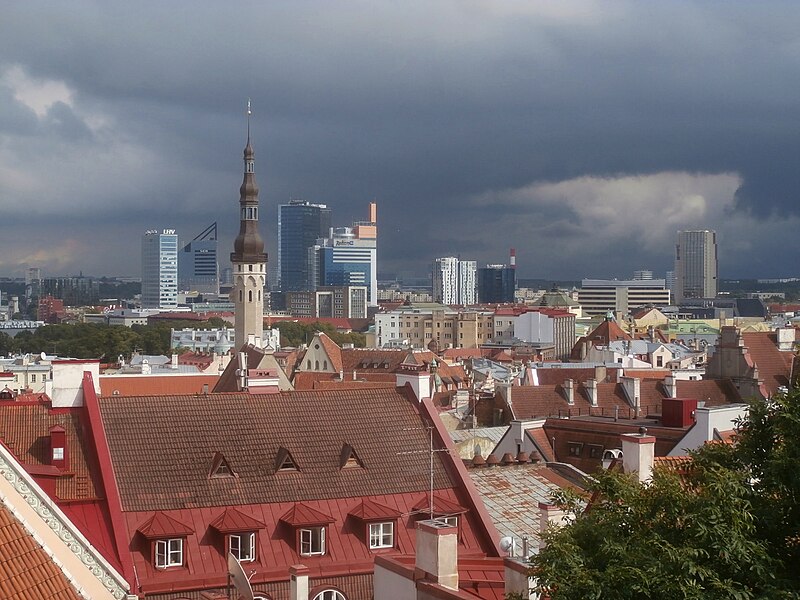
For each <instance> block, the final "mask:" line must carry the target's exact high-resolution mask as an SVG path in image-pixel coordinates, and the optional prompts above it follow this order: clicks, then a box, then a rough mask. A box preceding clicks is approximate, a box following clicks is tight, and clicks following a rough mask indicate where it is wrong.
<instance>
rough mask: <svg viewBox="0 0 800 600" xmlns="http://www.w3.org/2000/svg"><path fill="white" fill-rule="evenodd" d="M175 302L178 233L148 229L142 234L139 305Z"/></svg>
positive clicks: (166, 305) (164, 305)
mask: <svg viewBox="0 0 800 600" xmlns="http://www.w3.org/2000/svg"><path fill="white" fill-rule="evenodd" d="M177 306H178V235H177V234H176V233H175V230H174V229H164V230H162V231H158V230H155V229H151V230H149V231H146V232H145V234H144V235H143V236H142V308H160V309H167V310H169V309H173V308H175V307H177Z"/></svg>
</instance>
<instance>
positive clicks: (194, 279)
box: [178, 223, 219, 294]
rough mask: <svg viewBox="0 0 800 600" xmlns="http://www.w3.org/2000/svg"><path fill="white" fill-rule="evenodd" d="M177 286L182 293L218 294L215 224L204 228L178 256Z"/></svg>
mask: <svg viewBox="0 0 800 600" xmlns="http://www.w3.org/2000/svg"><path fill="white" fill-rule="evenodd" d="M178 286H179V287H180V289H181V290H183V291H196V292H200V293H201V294H202V293H207V294H219V261H218V260H217V224H216V223H212V224H211V225H209V226H208V227H206V228H205V229H204V230H203V231H202V232H201V233H200V234H199V235H197V236H196V237H195V238H194V239H193V240H192V241H191V242H189V243H188V244H186V245H185V246H184V247H183V248H181V251H180V253H179V254H178Z"/></svg>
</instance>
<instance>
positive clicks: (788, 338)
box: [776, 327, 795, 352]
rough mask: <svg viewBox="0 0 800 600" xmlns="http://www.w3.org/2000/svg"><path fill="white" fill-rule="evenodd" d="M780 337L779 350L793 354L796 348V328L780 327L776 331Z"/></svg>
mask: <svg viewBox="0 0 800 600" xmlns="http://www.w3.org/2000/svg"><path fill="white" fill-rule="evenodd" d="M776 333H777V337H778V350H780V351H781V352H791V350H792V347H793V346H794V339H795V334H794V327H779V328H778V329H777V331H776Z"/></svg>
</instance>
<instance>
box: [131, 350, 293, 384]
mask: <svg viewBox="0 0 800 600" xmlns="http://www.w3.org/2000/svg"><path fill="white" fill-rule="evenodd" d="M239 352H244V354H245V362H246V363H247V370H248V372H249V371H252V370H254V369H274V370H276V371H277V373H278V383H279V386H280V388H281V390H291V389H292V384H291V383H290V382H289V378H288V377H287V376H286V373H285V372H284V370H283V368H282V367H281V366H280V365H279V364H278V361H277V359H276V358H275V355H274V354H273V353H270V352H267V351H266V350H264V349H263V348H257V347H256V346H254V345H252V344H245V345H244V346H242V347H241V348H240V350H239ZM289 356H291V354H290V355H289ZM290 366H293V364H292V365H290V364H289V363H288V362H287V369H288V368H289V367H290ZM238 370H239V357H238V354H234V355H233V357H232V358H231V360H230V362H229V363H228V366H227V367H225V370H224V371H223V372H222V375H220V376H219V380H218V381H217V384H216V385H215V386H214V388H213V391H214V392H236V391H239V383H238V375H237V374H236V372H237V371H238ZM176 394H177V392H176ZM140 395H144V394H140Z"/></svg>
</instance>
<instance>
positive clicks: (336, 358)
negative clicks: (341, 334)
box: [317, 332, 343, 373]
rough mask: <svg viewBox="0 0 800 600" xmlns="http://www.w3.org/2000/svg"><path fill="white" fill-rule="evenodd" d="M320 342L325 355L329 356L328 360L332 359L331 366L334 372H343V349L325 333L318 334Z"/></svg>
mask: <svg viewBox="0 0 800 600" xmlns="http://www.w3.org/2000/svg"><path fill="white" fill-rule="evenodd" d="M317 335H318V336H319V342H320V344H322V348H323V349H324V350H325V353H326V354H327V355H328V358H330V359H331V366H332V367H333V370H334V371H336V372H337V373H338V372H339V371H341V370H342V368H343V366H342V349H341V348H340V347H339V345H338V344H337V343H336V342H334V341H333V340H332V339H331V338H329V337H328V336H327V335H326V334H325V333H322V332H320V333H318V334H317Z"/></svg>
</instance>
